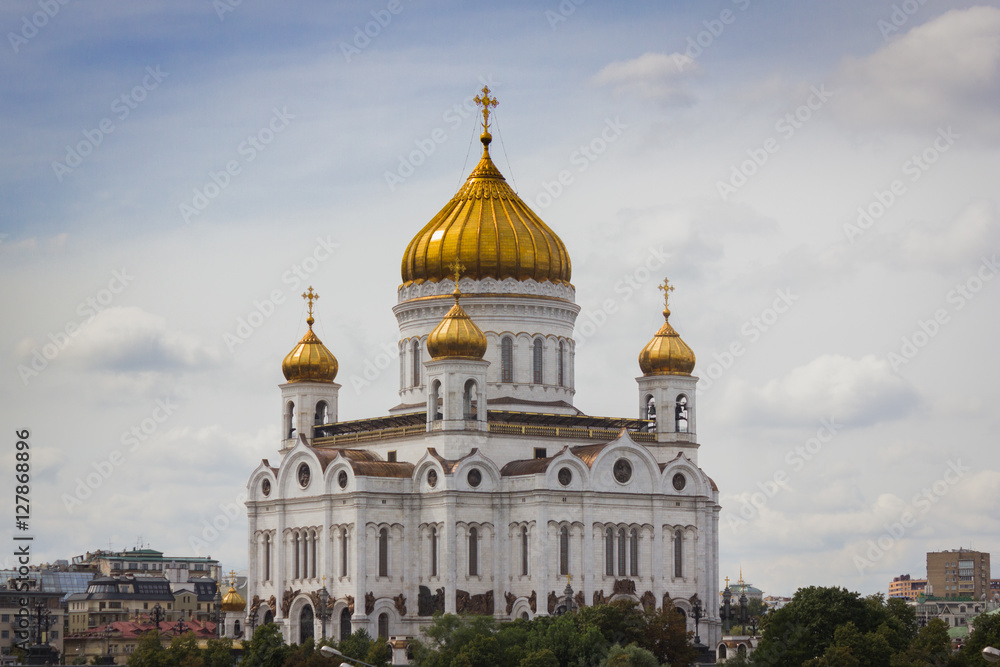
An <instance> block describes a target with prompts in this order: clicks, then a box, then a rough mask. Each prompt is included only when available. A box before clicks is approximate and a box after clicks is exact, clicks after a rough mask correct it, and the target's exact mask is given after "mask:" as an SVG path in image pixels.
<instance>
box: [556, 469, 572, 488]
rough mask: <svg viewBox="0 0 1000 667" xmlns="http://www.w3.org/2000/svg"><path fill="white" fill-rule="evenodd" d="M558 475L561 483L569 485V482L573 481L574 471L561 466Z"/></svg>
mask: <svg viewBox="0 0 1000 667" xmlns="http://www.w3.org/2000/svg"><path fill="white" fill-rule="evenodd" d="M557 477H558V478H559V483H560V484H562V485H563V486H569V483H570V482H572V481H573V471H572V470H570V469H569V468H560V469H559V473H558V475H557Z"/></svg>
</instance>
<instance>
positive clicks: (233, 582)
mask: <svg viewBox="0 0 1000 667" xmlns="http://www.w3.org/2000/svg"><path fill="white" fill-rule="evenodd" d="M229 585H230V586H234V585H236V570H230V571H229Z"/></svg>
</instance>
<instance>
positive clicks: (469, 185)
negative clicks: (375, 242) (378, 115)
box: [401, 88, 572, 285]
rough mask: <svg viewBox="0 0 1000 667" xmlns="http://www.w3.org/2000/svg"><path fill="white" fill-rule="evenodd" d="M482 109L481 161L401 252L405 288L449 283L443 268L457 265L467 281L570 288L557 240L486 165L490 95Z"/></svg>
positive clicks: (486, 91)
mask: <svg viewBox="0 0 1000 667" xmlns="http://www.w3.org/2000/svg"><path fill="white" fill-rule="evenodd" d="M483 93H484V94H485V97H484V98H477V102H479V103H480V104H484V103H485V105H486V106H485V107H484V119H483V133H482V136H481V137H480V141H482V143H483V156H482V158H481V159H480V160H479V164H478V165H476V168H475V169H473V170H472V173H471V174H469V178H468V180H466V182H465V185H463V186H462V188H461V189H460V190H459V191H458V193H457V194H456V195H455V196H454V197H452V199H451V201H450V202H448V204H447V205H445V207H444V208H442V209H441V210H440V211H439V212H438V214H437V215H436V216H434V218H432V219H431V221H430V222H428V223H427V225H426V226H425V227H424V228H423V229H421V230H420V232H419V233H418V234H417V235H416V236H414V237H413V240H412V241H410V244H409V245H408V246H407V248H406V252H405V253H404V255H403V261H402V271H401V273H402V278H403V284H404V285H410V284H412V283H418V284H419V283H423V282H425V281H431V282H438V281H440V280H442V279H443V278H448V277H449V274H448V265H449V264H451V263H452V262H454V261H459V262H461V263H462V264H464V265H465V266H466V267H468V269H469V270H468V273H466V274H465V275H466V276H467V277H469V278H473V279H475V280H479V279H482V278H487V277H489V278H496V279H497V280H503V279H505V278H514V279H515V280H528V279H533V280H537V281H539V282H541V281H549V282H553V283H560V284H569V280H570V276H571V274H572V267H571V265H570V260H569V253H568V252H567V251H566V246H565V245H563V242H562V240H561V239H560V238H559V237H558V236H557V235H556V233H555V232H554V231H552V229H550V228H549V226H548V225H546V224H545V223H544V222H542V219H541V218H539V217H538V216H537V215H535V213H534V212H533V211H532V210H531V209H530V208H528V205H527V204H525V203H524V201H523V200H522V199H521V198H520V197H518V196H517V193H516V192H514V190H513V189H512V188H511V187H510V186H509V185H507V181H506V180H505V179H504V177H503V174H501V173H500V170H499V169H497V168H496V166H495V165H494V164H493V161H492V160H491V159H490V150H489V146H490V141H491V140H492V137H491V135H490V133H489V131H488V115H489V106H490V105H492V106H496V104H495V99H490V97H489V89H488V88H484V89H483Z"/></svg>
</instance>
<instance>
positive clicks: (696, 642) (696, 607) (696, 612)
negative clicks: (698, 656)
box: [691, 594, 703, 646]
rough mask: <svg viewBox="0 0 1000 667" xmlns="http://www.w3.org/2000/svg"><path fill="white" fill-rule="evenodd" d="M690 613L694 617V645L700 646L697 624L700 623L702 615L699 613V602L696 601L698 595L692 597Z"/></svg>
mask: <svg viewBox="0 0 1000 667" xmlns="http://www.w3.org/2000/svg"><path fill="white" fill-rule="evenodd" d="M691 613H692V614H693V615H694V645H695V646H701V637H699V636H698V622H699V621H701V618H702V616H703V614H702V613H701V600H699V599H698V595H697V594H695V596H694V607H693V608H692V609H691Z"/></svg>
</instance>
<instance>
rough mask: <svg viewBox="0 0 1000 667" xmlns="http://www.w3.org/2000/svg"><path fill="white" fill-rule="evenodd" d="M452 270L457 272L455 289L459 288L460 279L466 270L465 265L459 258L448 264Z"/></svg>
mask: <svg viewBox="0 0 1000 667" xmlns="http://www.w3.org/2000/svg"><path fill="white" fill-rule="evenodd" d="M448 268H449V269H451V272H452V273H454V274H455V289H458V281H459V279H460V278H461V277H462V272H463V271H465V267H464V266H462V263H461V262H459V261H458V260H457V259H456V260H455V261H453V262H452V263H451V264H449V265H448Z"/></svg>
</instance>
